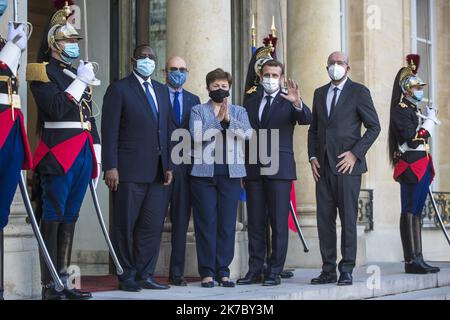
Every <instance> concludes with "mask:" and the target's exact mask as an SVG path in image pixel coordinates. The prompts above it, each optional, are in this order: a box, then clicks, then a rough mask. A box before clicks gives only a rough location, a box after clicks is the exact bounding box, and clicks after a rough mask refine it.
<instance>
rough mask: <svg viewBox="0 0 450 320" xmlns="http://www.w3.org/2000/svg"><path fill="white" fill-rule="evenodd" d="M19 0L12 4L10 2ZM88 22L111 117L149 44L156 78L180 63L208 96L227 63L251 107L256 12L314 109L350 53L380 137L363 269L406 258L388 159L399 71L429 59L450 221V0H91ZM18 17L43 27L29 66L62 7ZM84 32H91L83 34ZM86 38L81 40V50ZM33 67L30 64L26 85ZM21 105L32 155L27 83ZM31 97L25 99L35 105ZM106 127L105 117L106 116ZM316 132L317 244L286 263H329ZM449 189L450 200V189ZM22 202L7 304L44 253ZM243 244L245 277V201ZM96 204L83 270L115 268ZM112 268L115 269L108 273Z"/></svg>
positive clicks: (433, 237)
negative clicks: (247, 87) (174, 61)
mask: <svg viewBox="0 0 450 320" xmlns="http://www.w3.org/2000/svg"><path fill="white" fill-rule="evenodd" d="M10 2H12V1H10ZM75 2H76V3H77V4H78V5H79V7H78V9H77V10H78V12H79V13H80V14H79V15H77V16H76V19H78V21H75V23H77V22H78V23H79V25H80V26H82V25H83V24H82V23H80V22H81V21H82V20H83V19H84V16H83V14H84V13H85V12H87V20H88V30H87V31H88V36H89V37H88V43H87V49H88V53H89V59H90V60H92V61H96V62H98V63H99V64H100V65H101V71H100V73H99V75H98V76H99V78H100V79H101V80H102V86H101V87H100V88H97V89H96V90H95V94H94V99H95V102H96V104H97V106H98V113H100V112H101V106H102V98H103V94H104V93H105V91H106V88H107V86H108V84H109V83H110V82H111V81H114V80H116V79H119V78H122V77H124V76H126V75H127V74H128V73H129V72H130V71H131V64H130V57H131V55H132V51H133V48H134V47H135V46H136V45H137V44H141V43H149V44H150V45H151V46H152V47H153V48H154V49H155V50H156V53H157V56H158V61H157V72H156V74H155V77H156V79H158V80H160V81H163V80H164V79H163V72H162V69H163V68H164V61H165V60H166V58H167V57H170V56H173V55H179V56H182V57H183V58H185V60H186V61H187V63H188V68H189V70H190V74H189V80H188V83H187V89H188V90H190V91H192V92H194V93H196V94H198V95H199V96H200V97H201V99H202V101H205V100H206V99H207V92H206V89H205V83H204V78H205V75H206V74H207V72H209V71H211V70H212V69H214V68H217V67H221V68H223V69H225V70H229V71H231V72H232V74H233V76H234V78H235V85H234V87H233V100H234V103H237V104H239V103H241V102H242V97H243V87H244V80H245V73H246V71H247V67H248V61H249V60H250V55H251V49H250V47H251V30H250V28H251V22H252V19H251V17H252V15H254V16H255V21H256V29H257V42H258V45H259V44H261V41H262V39H263V38H264V37H266V36H267V34H268V33H269V32H270V27H271V25H272V17H275V23H276V28H277V36H278V38H279V45H278V57H279V59H280V60H282V61H283V62H285V63H286V65H287V74H288V76H289V77H292V78H293V79H295V80H296V81H298V82H299V83H300V90H301V95H302V98H303V100H304V101H305V102H306V103H307V104H308V105H312V98H313V93H314V90H315V88H317V87H320V86H322V85H324V84H326V83H327V82H328V81H329V79H328V75H327V73H326V69H325V67H326V60H327V57H328V55H329V54H330V53H331V52H332V51H336V50H342V51H345V52H347V53H348V55H349V57H350V65H351V74H350V77H351V78H352V79H353V80H354V81H358V82H361V83H363V84H365V85H366V86H367V87H368V88H369V89H370V90H371V92H372V95H373V99H374V102H375V106H376V108H377V111H378V113H379V116H380V121H381V125H382V133H381V135H380V137H379V138H378V140H377V142H376V143H375V145H374V146H373V148H372V149H371V151H370V152H369V155H368V165H369V172H368V174H366V175H365V177H364V180H363V188H364V189H365V190H366V191H364V192H362V194H361V203H360V205H361V217H360V218H361V226H360V229H359V237H358V244H359V252H358V262H359V263H360V264H366V263H369V262H370V263H376V262H386V261H401V260H402V250H401V243H400V237H399V232H398V222H399V216H400V195H399V190H400V189H399V186H398V184H397V183H395V182H394V181H393V179H392V168H391V167H390V164H389V159H388V156H387V148H388V147H387V140H388V139H387V133H388V127H389V106H390V98H391V92H392V85H393V81H394V78H395V75H396V73H397V71H398V70H399V68H400V67H402V66H403V65H404V64H405V57H406V55H407V54H408V53H419V54H421V55H422V66H421V71H420V74H421V76H422V78H424V80H425V81H426V82H428V83H429V84H430V90H429V92H427V99H428V100H429V101H430V102H431V103H433V106H434V107H435V108H437V109H438V110H439V118H440V120H441V121H442V125H441V126H440V127H439V128H438V129H437V132H436V135H435V137H434V139H433V145H432V148H433V156H434V160H435V163H436V168H437V179H436V181H435V183H434V185H433V190H435V191H436V192H438V194H437V197H438V199H439V204H440V207H441V210H442V212H441V213H442V214H443V215H444V218H445V219H446V221H447V222H449V219H450V200H449V199H450V154H449V153H448V151H447V148H448V146H449V143H448V140H447V139H448V136H449V134H450V102H449V101H450V77H449V74H450V1H448V0H389V1H388V0H273V1H268V0H183V1H180V0H111V1H109V0H95V1H94V0H87V1H86V3H87V8H83V1H75ZM18 4H19V17H20V20H26V19H28V20H29V21H30V22H31V23H32V24H33V25H34V33H33V36H32V38H31V40H30V44H29V48H28V54H27V56H25V57H24V59H23V61H22V63H21V65H22V66H25V65H26V63H27V61H28V62H34V61H35V60H36V57H37V52H38V49H39V45H40V42H41V40H42V37H43V36H44V33H45V28H46V25H47V23H48V21H49V19H50V17H51V15H52V13H53V11H54V9H53V8H52V1H50V0H46V1H27V0H19V1H18ZM11 6H12V4H11V5H10V8H9V12H8V14H6V15H5V16H4V17H3V20H2V21H3V22H2V23H1V27H0V30H1V33H2V34H5V32H6V22H7V21H9V20H11V16H12V8H11ZM80 31H81V33H82V34H85V33H86V30H83V28H81V30H80ZM85 46H86V42H83V43H82V52H85V50H84V47H85ZM24 72H25V68H24V67H23V68H21V77H22V79H24ZM22 84H23V85H22V88H21V94H22V96H23V98H22V101H27V105H26V106H23V109H24V110H25V111H26V112H24V113H25V114H26V115H27V121H28V132H29V135H30V141H31V144H32V148H33V147H35V146H36V142H37V137H36V135H35V134H34V132H36V127H35V122H36V107H35V104H34V101H33V98H32V97H31V94H30V93H29V92H28V91H27V88H26V86H25V81H24V80H22ZM25 97H27V98H25ZM99 119H100V117H99ZM306 137H307V128H298V129H296V132H295V139H296V140H295V141H296V144H295V145H296V148H295V152H296V154H295V156H296V161H297V169H298V174H299V180H298V181H297V183H296V190H297V203H298V208H297V210H298V217H299V220H300V224H301V226H302V227H303V231H304V234H305V236H306V239H307V241H308V243H309V245H310V249H311V250H310V253H308V254H306V253H304V252H303V249H302V247H301V243H300V241H299V239H298V236H297V235H296V234H294V233H292V234H291V239H290V243H289V253H288V261H287V266H288V267H295V268H299V267H319V266H320V265H321V261H320V253H319V247H318V235H317V225H316V204H315V186H314V181H313V178H312V175H311V172H310V166H309V162H308V157H307V148H306ZM98 192H99V197H100V200H101V205H102V208H103V211H104V215H105V218H106V220H107V221H108V220H109V219H108V218H109V214H108V213H109V193H108V191H107V189H106V187H105V186H104V185H101V186H100V187H99V191H98ZM446 192H447V193H446ZM16 198H17V199H16V201H15V202H14V205H13V213H12V219H11V223H10V225H9V226H8V228H7V230H6V231H5V233H6V240H5V245H6V250H7V255H6V258H5V260H6V267H7V269H6V273H5V280H6V294H7V296H6V297H7V298H31V297H36V296H37V295H38V294H39V290H40V287H39V264H38V259H37V257H38V255H37V249H36V245H35V241H34V239H33V235H32V232H31V228H30V227H29V226H28V225H27V224H26V223H25V213H24V208H23V205H22V204H21V200H20V197H19V195H18V196H17V197H16ZM241 207H242V208H241V209H242V210H241V211H242V212H240V218H239V223H238V231H237V233H238V235H237V237H236V258H235V261H234V262H233V275H234V276H239V275H242V273H245V272H246V263H247V249H246V246H247V242H246V233H245V228H246V226H245V205H242V206H241ZM96 219H97V218H96V215H95V212H94V208H93V204H92V200H91V199H90V196H89V195H87V196H86V200H85V204H84V206H83V210H82V214H81V221H80V223H79V225H78V227H77V228H78V229H77V232H76V239H75V247H74V249H75V251H74V256H73V260H74V261H73V262H74V263H75V264H78V265H80V266H81V272H82V274H86V273H89V270H90V269H89V268H87V267H86V266H89V265H93V264H97V265H100V266H102V265H103V266H107V264H108V252H107V248H106V245H105V243H104V240H103V238H102V235H101V231H100V228H99V225H98V223H97V221H96ZM433 219H434V217H433V215H432V213H431V211H426V212H425V218H424V225H425V228H424V252H425V255H426V258H428V259H430V260H435V261H443V260H449V259H450V251H449V249H448V245H447V243H446V241H445V239H444V237H443V235H442V233H441V231H440V230H439V229H438V228H437V227H436V225H435V223H434V221H433ZM170 229H171V228H170V221H167V224H166V228H165V233H164V235H163V237H164V241H163V248H162V250H161V256H160V261H159V267H158V270H159V273H161V275H167V269H168V261H169V255H170V242H169V239H170ZM189 231H190V233H189V235H188V242H189V243H188V250H187V255H188V257H187V264H188V266H187V272H188V273H189V275H192V276H196V275H197V274H196V256H195V235H194V234H193V228H190V230H189ZM104 271H105V272H106V273H107V272H108V268H107V267H105V268H104Z"/></svg>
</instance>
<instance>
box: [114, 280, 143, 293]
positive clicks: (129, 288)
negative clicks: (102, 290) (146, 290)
mask: <svg viewBox="0 0 450 320" xmlns="http://www.w3.org/2000/svg"><path fill="white" fill-rule="evenodd" d="M119 290H121V291H126V292H140V291H141V290H142V288H141V287H139V285H138V284H137V283H136V282H134V281H127V282H121V283H120V284H119Z"/></svg>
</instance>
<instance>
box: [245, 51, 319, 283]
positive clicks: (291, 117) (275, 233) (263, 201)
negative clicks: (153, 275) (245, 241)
mask: <svg viewBox="0 0 450 320" xmlns="http://www.w3.org/2000/svg"><path fill="white" fill-rule="evenodd" d="M283 82H284V66H283V64H282V63H281V62H279V61H276V60H269V61H267V62H265V63H264V65H263V66H262V68H261V75H260V83H261V85H260V86H259V87H258V88H257V91H256V92H255V93H253V94H252V95H251V96H250V97H248V98H247V99H246V101H245V102H244V105H245V107H246V109H247V112H248V115H249V119H250V124H251V126H252V128H253V129H254V130H255V131H256V136H257V140H258V149H262V150H264V149H267V151H268V152H267V155H270V157H271V162H270V163H267V162H266V161H265V160H264V159H263V158H262V157H261V154H260V153H261V152H260V151H261V150H258V153H257V157H256V160H257V161H252V158H253V156H255V150H253V151H251V149H252V146H251V145H252V144H253V146H254V145H255V143H252V141H251V142H250V148H249V149H250V151H249V153H250V154H247V156H248V161H247V166H246V169H247V177H246V178H245V189H246V191H247V209H248V238H249V255H250V257H249V271H248V273H247V275H246V276H245V277H244V278H242V279H239V280H238V284H240V285H245V284H253V283H258V282H261V278H262V273H263V269H264V261H265V257H266V251H267V250H266V248H267V243H266V237H267V215H268V216H269V221H270V226H271V229H272V254H271V257H270V258H269V259H268V266H267V270H266V274H265V276H264V282H263V285H265V286H274V285H279V284H280V283H281V277H280V274H281V272H282V271H283V267H284V263H285V261H286V255H287V247H288V237H289V234H288V215H289V201H290V191H291V186H292V181H294V180H296V179H297V174H296V165H295V160H294V150H293V140H294V139H293V136H294V129H295V126H296V124H297V123H298V124H300V125H309V124H310V123H311V111H310V110H309V108H308V107H307V106H306V105H305V104H304V103H303V102H302V100H301V98H300V94H299V90H298V85H297V84H296V83H295V82H294V81H292V80H288V81H287V92H286V91H285V92H282V90H281V83H283ZM265 132H266V133H267V134H265ZM277 134H278V135H279V136H278V137H277ZM264 135H265V136H266V138H264ZM272 135H273V136H274V138H275V139H274V141H273V142H272ZM254 137H255V135H254ZM255 141H256V140H254V142H255ZM262 153H263V154H264V153H266V152H264V151H263V152H262ZM254 162H255V163H254Z"/></svg>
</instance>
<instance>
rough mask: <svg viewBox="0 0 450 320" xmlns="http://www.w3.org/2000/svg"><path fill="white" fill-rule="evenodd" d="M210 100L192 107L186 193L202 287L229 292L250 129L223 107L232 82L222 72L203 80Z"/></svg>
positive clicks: (244, 118)
mask: <svg viewBox="0 0 450 320" xmlns="http://www.w3.org/2000/svg"><path fill="white" fill-rule="evenodd" d="M206 84H207V89H208V92H209V96H210V98H211V99H210V100H209V101H208V103H206V104H202V105H197V106H195V107H194V108H192V111H191V119H190V131H191V135H192V137H193V140H194V152H193V153H194V154H193V159H194V165H193V167H192V171H191V176H192V178H191V190H192V201H193V207H194V226H195V236H196V243H197V259H198V270H199V273H200V276H201V277H202V287H205V288H212V287H214V278H215V280H216V281H217V282H218V283H219V285H223V286H224V287H234V282H232V281H230V278H229V277H230V270H229V265H230V264H231V262H232V260H233V257H234V242H235V232H236V216H237V207H238V201H239V195H240V191H241V180H242V178H243V177H245V176H246V172H245V156H244V154H245V152H244V145H245V140H248V139H250V137H251V134H252V129H251V126H250V123H249V119H248V115H247V112H246V110H245V109H244V108H243V107H240V106H236V105H233V104H229V103H228V97H229V95H230V94H229V91H230V88H231V85H232V77H231V75H230V74H229V73H227V72H225V71H223V70H222V69H216V70H214V71H212V72H210V73H209V74H208V75H207V76H206Z"/></svg>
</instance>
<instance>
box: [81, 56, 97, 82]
mask: <svg viewBox="0 0 450 320" xmlns="http://www.w3.org/2000/svg"><path fill="white" fill-rule="evenodd" d="M77 78H78V79H80V80H81V81H83V82H84V83H86V84H91V83H92V82H94V80H95V73H94V66H93V65H92V63H90V62H86V63H85V62H84V61H83V60H80V65H79V66H78V69H77Z"/></svg>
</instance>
